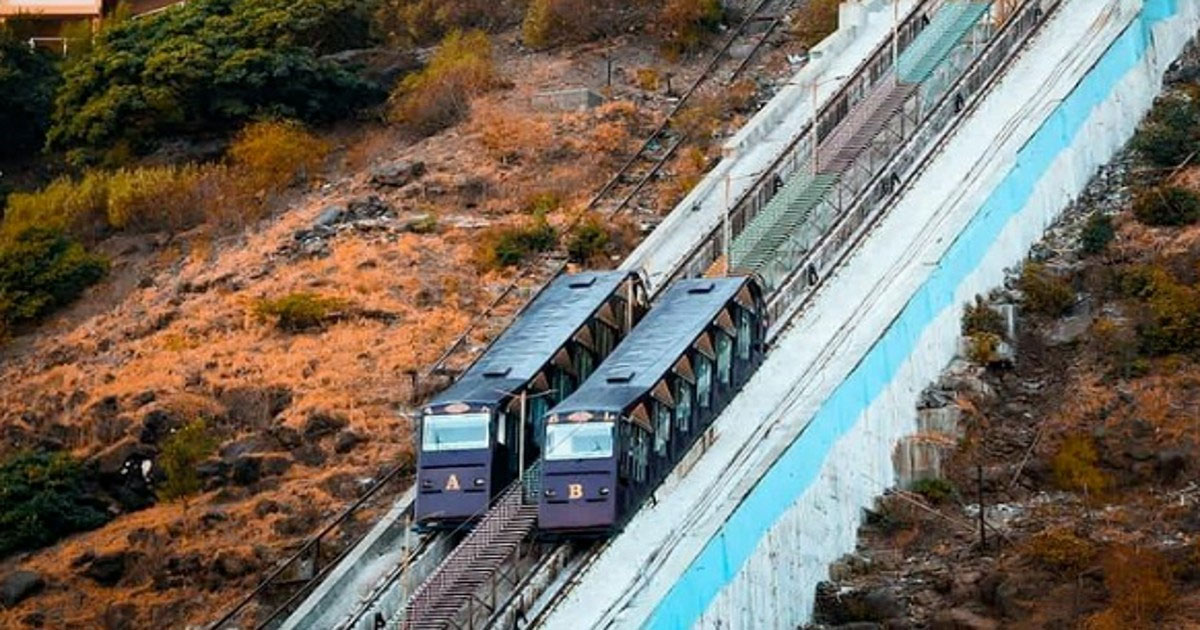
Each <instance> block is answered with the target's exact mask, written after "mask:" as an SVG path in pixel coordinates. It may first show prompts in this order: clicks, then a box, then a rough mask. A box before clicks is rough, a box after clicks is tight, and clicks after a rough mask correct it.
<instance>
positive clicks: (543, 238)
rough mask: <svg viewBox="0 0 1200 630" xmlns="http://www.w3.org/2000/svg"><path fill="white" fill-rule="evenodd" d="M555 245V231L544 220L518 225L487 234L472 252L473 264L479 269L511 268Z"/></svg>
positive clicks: (493, 230) (556, 241) (538, 218)
mask: <svg viewBox="0 0 1200 630" xmlns="http://www.w3.org/2000/svg"><path fill="white" fill-rule="evenodd" d="M557 244H558V231H557V230H555V229H554V226H552V225H550V224H549V223H548V222H547V221H546V217H544V216H541V215H539V216H536V217H535V218H534V219H533V221H531V222H528V223H523V224H521V225H514V226H503V227H499V228H495V229H492V230H489V231H488V232H487V233H485V234H484V236H483V238H482V239H481V240H480V241H479V247H478V248H477V249H476V251H475V259H476V263H477V264H478V265H479V266H480V267H482V268H483V269H500V268H503V267H511V266H512V265H515V264H517V263H520V262H521V261H522V260H525V258H526V257H527V256H529V255H530V254H535V253H538V252H544V251H548V250H550V249H553V248H554V246H555V245H557Z"/></svg>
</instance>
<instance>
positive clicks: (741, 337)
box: [737, 308, 754, 361]
mask: <svg viewBox="0 0 1200 630" xmlns="http://www.w3.org/2000/svg"><path fill="white" fill-rule="evenodd" d="M737 328H738V330H737V353H738V358H739V359H741V360H743V361H749V360H750V342H751V341H752V340H751V339H750V337H751V336H752V335H753V334H754V329H753V327H751V326H750V311H748V310H746V309H744V308H739V309H738V326H737Z"/></svg>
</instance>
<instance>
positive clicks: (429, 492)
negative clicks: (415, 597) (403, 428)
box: [413, 271, 646, 529]
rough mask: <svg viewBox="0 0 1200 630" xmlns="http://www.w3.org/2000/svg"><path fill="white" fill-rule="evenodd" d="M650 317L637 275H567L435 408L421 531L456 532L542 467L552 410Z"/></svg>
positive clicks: (428, 427)
mask: <svg viewBox="0 0 1200 630" xmlns="http://www.w3.org/2000/svg"><path fill="white" fill-rule="evenodd" d="M645 310H646V293H645V288H644V286H643V284H642V282H641V280H640V278H639V277H638V276H637V275H636V274H634V273H631V272H625V271H601V272H585V273H580V274H574V275H564V276H560V277H558V278H556V279H555V280H554V281H553V282H551V283H550V284H549V285H547V286H546V287H545V288H544V289H543V290H542V291H541V292H540V293H539V294H538V295H537V296H535V297H534V299H533V300H532V301H530V303H529V304H528V305H526V307H525V308H524V310H522V311H521V312H520V313H519V314H518V315H517V317H516V319H515V320H514V321H513V322H512V324H511V325H510V326H509V327H508V328H507V329H506V330H505V331H504V332H503V333H502V334H501V335H500V336H499V337H498V338H497V339H496V340H495V341H494V342H493V343H492V344H491V346H489V347H488V348H487V350H486V351H485V352H484V353H483V355H482V356H480V357H479V359H478V360H476V361H475V363H474V364H473V365H471V367H470V368H469V369H468V370H467V371H466V372H465V373H464V374H463V375H462V376H461V377H460V378H459V379H458V380H457V381H456V382H455V383H454V384H453V385H451V386H450V387H449V388H447V389H446V390H445V391H443V392H441V393H440V394H438V395H437V397H435V398H434V399H433V400H432V401H431V402H430V403H429V404H428V405H426V406H425V408H424V410H423V412H422V415H421V426H420V430H419V431H418V436H419V437H418V440H417V441H418V445H417V481H416V483H417V496H416V504H415V506H414V515H413V519H414V521H415V523H416V526H417V528H418V529H435V528H446V527H453V526H456V525H457V524H459V523H462V522H464V521H469V520H472V519H474V518H477V517H479V516H482V515H483V513H484V512H485V511H486V510H487V507H488V505H489V503H490V501H491V499H492V497H493V496H494V495H495V494H496V493H498V492H499V491H500V490H502V489H504V488H505V487H506V486H507V485H508V484H509V483H510V482H511V481H512V480H513V479H515V478H516V476H517V472H518V471H519V470H520V468H521V467H522V466H524V465H526V464H527V463H529V462H534V461H536V460H537V458H538V455H539V453H540V451H541V435H542V433H543V431H542V429H541V426H540V425H541V424H542V421H543V420H544V418H545V414H546V411H547V410H548V409H549V408H550V407H552V406H553V405H554V404H555V403H557V402H558V401H560V400H562V399H564V398H566V397H567V395H568V394H570V393H571V392H572V391H574V389H575V387H576V386H577V385H578V384H579V383H581V382H583V381H584V380H586V379H587V378H588V376H589V375H590V374H591V373H592V371H593V370H594V369H595V366H597V365H599V364H600V362H601V361H602V360H603V359H604V358H605V357H606V356H608V354H609V353H610V352H612V350H613V348H614V347H616V345H617V342H618V341H620V340H621V339H622V338H624V337H625V335H626V334H627V333H628V332H629V330H630V329H631V328H632V326H633V325H634V324H636V323H637V321H638V320H639V319H640V318H641V316H642V314H643V313H644V312H645Z"/></svg>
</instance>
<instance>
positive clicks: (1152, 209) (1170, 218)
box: [1133, 185, 1200, 227]
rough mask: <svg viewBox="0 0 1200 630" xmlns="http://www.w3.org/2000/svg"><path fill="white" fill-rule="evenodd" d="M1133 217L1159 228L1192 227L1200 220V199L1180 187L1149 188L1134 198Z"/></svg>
mask: <svg viewBox="0 0 1200 630" xmlns="http://www.w3.org/2000/svg"><path fill="white" fill-rule="evenodd" d="M1133 216H1135V217H1137V220H1138V221H1141V222H1142V223H1145V224H1146V225H1153V226H1158V227H1162V226H1181V225H1190V224H1192V223H1195V222H1196V221H1197V220H1200V197H1197V196H1196V193H1194V192H1192V191H1190V190H1188V189H1186V188H1181V187H1179V186H1171V185H1163V186H1155V187H1152V188H1147V189H1146V190H1144V191H1142V192H1140V193H1138V195H1137V196H1136V197H1134V199H1133Z"/></svg>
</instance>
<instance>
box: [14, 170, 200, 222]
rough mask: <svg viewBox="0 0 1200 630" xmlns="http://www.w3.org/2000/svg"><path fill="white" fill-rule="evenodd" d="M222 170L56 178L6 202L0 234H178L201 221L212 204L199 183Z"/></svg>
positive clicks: (91, 173) (97, 172)
mask: <svg viewBox="0 0 1200 630" xmlns="http://www.w3.org/2000/svg"><path fill="white" fill-rule="evenodd" d="M216 175H221V176H223V175H224V170H223V169H221V168H220V167H216V166H204V167H201V166H194V165H184V166H149V167H139V168H132V169H118V170H116V171H101V170H88V171H87V172H85V173H84V175H83V177H81V178H79V179H72V178H70V177H65V176H64V177H60V178H58V179H56V180H54V181H53V182H51V183H50V184H49V185H47V186H46V187H45V188H43V189H41V190H38V191H35V192H30V193H15V194H13V195H12V196H11V198H10V203H9V208H8V212H7V214H6V216H5V220H4V225H3V233H4V234H8V235H11V234H14V233H16V232H20V231H22V230H24V229H28V228H30V227H46V228H51V229H55V230H62V231H65V232H68V233H69V234H71V235H72V236H74V237H75V238H79V239H82V240H84V241H97V240H100V239H101V238H103V237H104V236H105V235H107V234H108V233H109V232H110V231H111V230H114V229H115V230H131V231H151V230H169V231H178V230H182V229H187V228H189V227H192V226H194V225H196V224H197V223H199V222H200V221H202V220H203V219H204V217H205V211H206V209H207V208H208V207H209V206H210V205H211V204H212V203H213V202H214V200H212V199H209V198H208V192H209V191H206V190H204V187H203V184H204V183H205V182H207V181H208V180H209V179H212V178H213V177H214V176H216Z"/></svg>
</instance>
